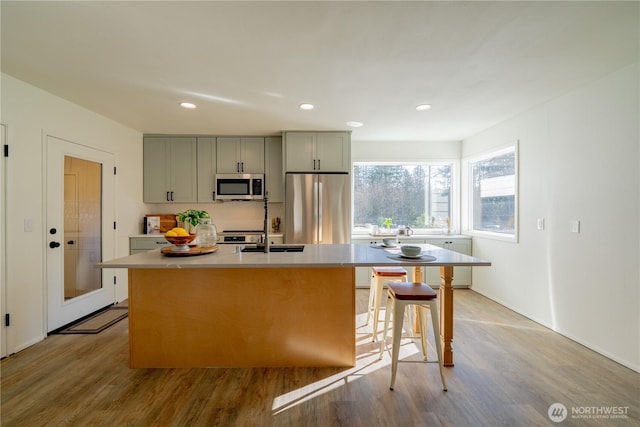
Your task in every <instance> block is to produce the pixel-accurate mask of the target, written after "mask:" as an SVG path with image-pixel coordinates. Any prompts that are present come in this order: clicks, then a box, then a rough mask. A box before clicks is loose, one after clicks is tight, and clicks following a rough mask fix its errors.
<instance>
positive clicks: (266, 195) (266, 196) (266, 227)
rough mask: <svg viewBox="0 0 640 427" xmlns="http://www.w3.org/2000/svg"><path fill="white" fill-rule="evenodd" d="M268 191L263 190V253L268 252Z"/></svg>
mask: <svg viewBox="0 0 640 427" xmlns="http://www.w3.org/2000/svg"><path fill="white" fill-rule="evenodd" d="M268 202H269V193H268V192H267V191H265V192H264V253H265V254H267V253H269V204H268Z"/></svg>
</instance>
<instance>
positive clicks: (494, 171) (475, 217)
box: [468, 144, 518, 241]
mask: <svg viewBox="0 0 640 427" xmlns="http://www.w3.org/2000/svg"><path fill="white" fill-rule="evenodd" d="M468 165H469V166H468V167H469V170H468V172H469V210H468V212H469V229H470V230H469V231H470V232H471V233H473V234H479V235H485V236H493V237H497V238H502V239H503V240H513V241H517V231H518V226H517V225H518V223H517V218H518V217H517V204H518V176H517V170H518V168H517V165H518V156H517V145H516V144H512V145H509V146H508V147H506V148H503V149H500V150H496V151H493V152H491V153H489V154H487V155H484V156H480V157H476V158H473V159H470V160H469V161H468Z"/></svg>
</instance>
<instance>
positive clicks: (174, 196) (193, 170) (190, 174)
mask: <svg viewBox="0 0 640 427" xmlns="http://www.w3.org/2000/svg"><path fill="white" fill-rule="evenodd" d="M168 145H169V156H170V157H169V163H172V168H171V169H170V171H171V174H172V176H171V180H172V182H173V185H172V186H171V189H170V191H171V192H172V193H171V201H172V202H179V203H184V202H196V201H197V200H198V173H197V172H198V171H197V168H198V167H197V158H198V155H197V149H198V148H197V144H196V138H176V139H175V140H172V141H169V143H168Z"/></svg>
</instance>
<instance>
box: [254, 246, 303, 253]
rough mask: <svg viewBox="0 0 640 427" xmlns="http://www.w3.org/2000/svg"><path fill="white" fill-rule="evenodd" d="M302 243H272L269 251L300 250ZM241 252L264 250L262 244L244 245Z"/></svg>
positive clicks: (301, 249)
mask: <svg viewBox="0 0 640 427" xmlns="http://www.w3.org/2000/svg"><path fill="white" fill-rule="evenodd" d="M303 250H304V245H273V246H269V252H302V251H303ZM242 252H264V246H245V247H244V248H242Z"/></svg>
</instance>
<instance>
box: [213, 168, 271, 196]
mask: <svg viewBox="0 0 640 427" xmlns="http://www.w3.org/2000/svg"><path fill="white" fill-rule="evenodd" d="M215 179H216V187H215V188H216V200H262V199H264V174H252V173H219V174H216V178H215Z"/></svg>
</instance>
